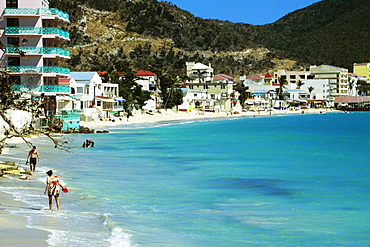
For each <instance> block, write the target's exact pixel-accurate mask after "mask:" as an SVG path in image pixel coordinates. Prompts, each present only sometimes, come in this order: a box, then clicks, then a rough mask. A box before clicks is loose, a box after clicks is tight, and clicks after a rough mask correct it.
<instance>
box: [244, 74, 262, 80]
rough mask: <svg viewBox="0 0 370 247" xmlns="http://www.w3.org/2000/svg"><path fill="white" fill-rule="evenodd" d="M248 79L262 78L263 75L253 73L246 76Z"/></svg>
mask: <svg viewBox="0 0 370 247" xmlns="http://www.w3.org/2000/svg"><path fill="white" fill-rule="evenodd" d="M247 79H248V80H262V79H263V76H262V75H260V74H254V75H251V76H250V77H248V78H247Z"/></svg>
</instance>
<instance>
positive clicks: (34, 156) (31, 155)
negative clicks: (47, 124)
mask: <svg viewBox="0 0 370 247" xmlns="http://www.w3.org/2000/svg"><path fill="white" fill-rule="evenodd" d="M37 161H40V154H39V152H38V151H37V150H36V146H33V147H32V149H31V150H30V151H29V152H28V156H27V163H28V162H30V172H34V171H35V170H36V163H37Z"/></svg>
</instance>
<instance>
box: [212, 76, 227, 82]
mask: <svg viewBox="0 0 370 247" xmlns="http://www.w3.org/2000/svg"><path fill="white" fill-rule="evenodd" d="M213 80H214V81H224V80H226V78H224V77H222V76H219V75H216V76H215V77H213Z"/></svg>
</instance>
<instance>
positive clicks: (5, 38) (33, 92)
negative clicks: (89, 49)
mask: <svg viewBox="0 0 370 247" xmlns="http://www.w3.org/2000/svg"><path fill="white" fill-rule="evenodd" d="M0 11H1V20H0V41H1V42H2V44H3V45H4V46H3V48H4V49H3V50H2V51H0V53H1V56H2V58H3V59H2V62H3V67H5V68H6V69H7V71H8V72H9V73H10V78H11V80H12V82H13V83H14V84H15V85H14V86H13V90H15V91H22V92H24V93H25V94H26V95H29V97H30V98H36V99H37V98H39V97H48V98H49V99H51V100H48V102H53V101H54V102H56V100H57V99H56V96H57V95H62V94H69V93H70V87H69V86H65V85H64V86H63V85H59V84H58V79H60V78H67V77H68V76H69V74H70V70H69V69H68V68H66V66H65V61H66V60H67V59H69V58H70V53H69V51H68V50H65V49H63V48H62V47H61V44H63V42H66V41H68V40H69V33H68V32H66V31H64V30H63V29H61V28H60V25H61V24H63V23H68V22H69V15H68V14H67V13H64V12H62V11H60V10H58V9H55V8H49V2H48V1H47V0H0ZM46 108H47V109H46V113H47V114H48V115H54V114H55V113H56V111H57V104H55V103H54V104H52V103H50V104H48V105H47V106H46Z"/></svg>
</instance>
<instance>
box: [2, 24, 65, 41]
mask: <svg viewBox="0 0 370 247" xmlns="http://www.w3.org/2000/svg"><path fill="white" fill-rule="evenodd" d="M5 34H18V35H43V34H44V35H58V36H60V37H63V38H66V39H69V33H68V32H67V31H64V30H62V29H59V28H56V27H5Z"/></svg>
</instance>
